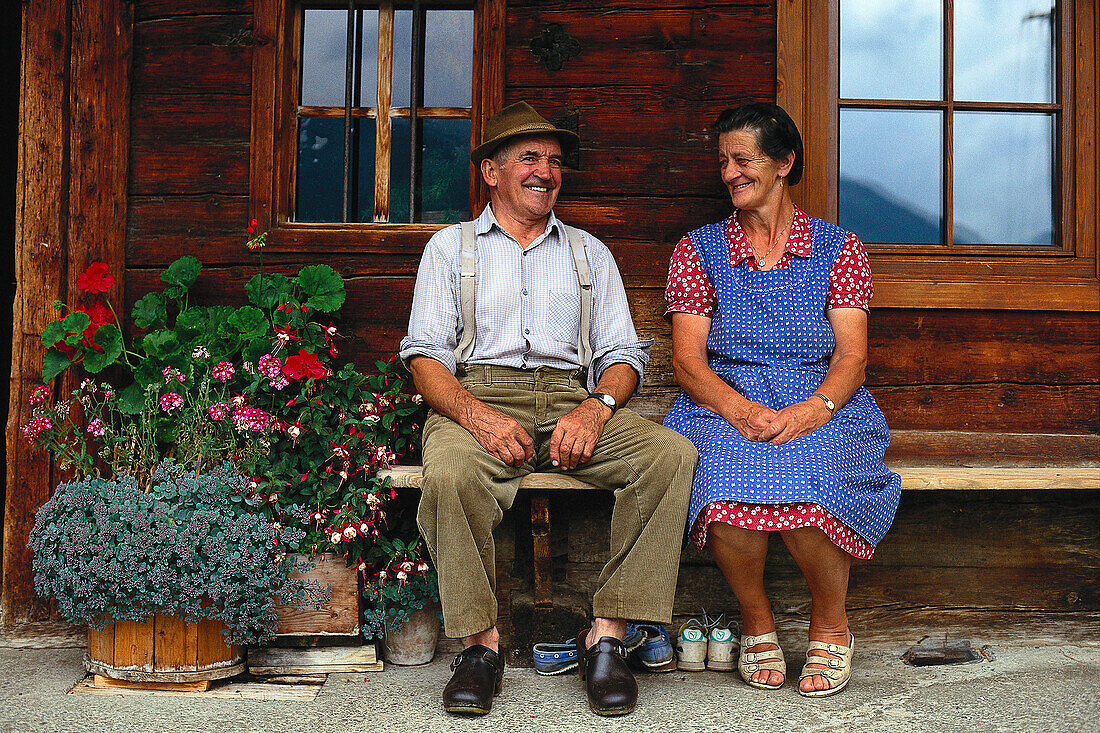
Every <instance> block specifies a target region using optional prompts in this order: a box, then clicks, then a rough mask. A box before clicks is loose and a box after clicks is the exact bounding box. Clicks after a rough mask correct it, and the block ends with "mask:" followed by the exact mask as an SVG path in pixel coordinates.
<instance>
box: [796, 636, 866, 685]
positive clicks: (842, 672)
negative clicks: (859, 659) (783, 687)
mask: <svg viewBox="0 0 1100 733" xmlns="http://www.w3.org/2000/svg"><path fill="white" fill-rule="evenodd" d="M848 638H849V642H848V646H844V645H842V644H826V643H825V642H823V641H811V642H810V645H809V647H807V649H806V664H804V665H802V674H800V675H798V694H799V695H802V696H803V697H828V696H829V695H835V694H836V693H838V692H840V691H841V690H843V689H844V688H845V687H847V686H848V680H849V679H851V677H852V650H853V649H854V648H855V646H856V637H855V636H853V635H852V633H851V632H848ZM815 649H816V650H818V651H823V652H828V653H829V654H832V655H834V656H835V657H836V658H834V657H824V656H821V655H819V654H814V655H811V654H810V652H811V651H813V650H815ZM811 664H820V665H824V667H819V668H814V667H811V666H810V665H811ZM818 675H820V676H821V677H824V678H825V679H826V680H828V681H829V686H828V687H827V688H826V689H824V690H810V691H809V692H807V691H805V690H803V689H802V680H804V679H806V678H808V677H815V676H818Z"/></svg>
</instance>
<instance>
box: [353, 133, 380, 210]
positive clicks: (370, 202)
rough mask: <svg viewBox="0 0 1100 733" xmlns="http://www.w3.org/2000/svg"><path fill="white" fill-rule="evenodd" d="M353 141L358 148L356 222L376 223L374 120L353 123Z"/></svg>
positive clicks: (356, 157) (356, 156)
mask: <svg viewBox="0 0 1100 733" xmlns="http://www.w3.org/2000/svg"><path fill="white" fill-rule="evenodd" d="M352 124H353V125H355V127H354V128H353V130H352V135H353V136H354V137H353V139H354V140H355V144H356V146H357V147H358V150H357V151H356V155H355V160H356V161H357V164H358V172H357V175H356V189H357V190H356V197H355V200H356V209H357V214H356V217H355V221H374V130H375V127H374V124H375V123H374V120H372V119H360V120H354V121H353V122H352Z"/></svg>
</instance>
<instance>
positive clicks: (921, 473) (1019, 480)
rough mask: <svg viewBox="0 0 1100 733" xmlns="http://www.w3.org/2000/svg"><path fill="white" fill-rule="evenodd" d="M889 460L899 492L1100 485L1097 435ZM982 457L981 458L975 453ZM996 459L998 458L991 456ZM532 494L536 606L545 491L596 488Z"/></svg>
mask: <svg viewBox="0 0 1100 733" xmlns="http://www.w3.org/2000/svg"><path fill="white" fill-rule="evenodd" d="M891 453H895V454H896V453H901V454H904V456H905V457H904V458H900V457H891V454H890V453H887V460H886V464H887V465H888V466H889V467H890V469H891V470H892V471H895V472H897V473H898V474H899V475H900V476H901V488H902V490H904V491H990V490H995V491H1006V490H1007V491H1045V490H1082V489H1083V490H1089V489H1091V490H1098V489H1100V436H1092V435H1081V436H1076V435H1066V436H1060V435H1059V436H1036V435H1006V434H990V433H935V432H927V433H917V432H916V431H898V432H896V433H895V434H894V436H893V441H892V445H891ZM975 456H980V457H975ZM994 461H996V462H994ZM378 475H379V477H380V478H389V479H390V485H391V486H393V487H394V488H396V489H399V490H400V489H419V488H420V482H421V480H422V479H423V472H422V469H421V467H420V466H394V467H392V468H389V469H385V470H382V471H379V473H378ZM520 489H522V490H527V491H530V492H531V534H532V538H533V550H534V602H535V606H536V608H549V607H551V606H552V605H553V601H552V591H551V582H550V502H549V492H550V491H559V490H562V489H567V490H574V491H575V490H581V491H584V490H598V489H596V487H594V486H592V485H591V484H588V483H585V482H584V481H580V480H578V479H575V478H573V477H572V476H568V475H565V474H560V473H531V474H528V475H527V476H525V477H523V479H521V480H520Z"/></svg>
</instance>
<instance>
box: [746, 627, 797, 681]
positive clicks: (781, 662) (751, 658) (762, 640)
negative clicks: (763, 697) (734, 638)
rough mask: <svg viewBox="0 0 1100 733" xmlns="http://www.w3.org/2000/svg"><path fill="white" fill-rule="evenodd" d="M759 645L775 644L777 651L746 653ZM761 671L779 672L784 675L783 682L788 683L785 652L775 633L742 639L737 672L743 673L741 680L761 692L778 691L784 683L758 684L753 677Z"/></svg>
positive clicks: (770, 632) (747, 636)
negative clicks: (780, 646) (750, 648)
mask: <svg viewBox="0 0 1100 733" xmlns="http://www.w3.org/2000/svg"><path fill="white" fill-rule="evenodd" d="M757 644H775V649H767V650H765V651H762V652H750V651H746V650H747V649H748V648H749V647H754V646H756V645H757ZM760 670H766V671H768V672H778V673H779V674H781V675H783V682H786V681H787V661H786V660H785V659H784V658H783V650H782V649H780V648H779V637H778V636H777V635H776V633H775V632H774V631H769V632H768V633H766V634H760V635H759V636H749V635H748V634H746V635H744V636H742V637H741V651H740V654H738V655H737V671H738V672H740V673H741V679H743V680H745V683H746V684H747V685H749V686H750V687H755V688H757V689H760V690H778V689H779V688H780V687H782V686H783V682H780V683H779V684H778V685H769V684H767V683H766V682H756V681H754V680H753V678H752V676H753V675H754V674H756V673H757V672H759V671H760Z"/></svg>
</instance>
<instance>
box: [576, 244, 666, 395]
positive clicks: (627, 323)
mask: <svg viewBox="0 0 1100 733" xmlns="http://www.w3.org/2000/svg"><path fill="white" fill-rule="evenodd" d="M587 244H588V256H589V261H590V262H591V265H592V291H593V292H592V322H591V324H590V331H589V333H590V338H591V341H592V368H591V369H589V371H588V389H589V390H593V389H595V388H596V384H598V383H599V381H600V377H601V376H602V375H603V372H604V370H605V369H607V368H608V367H609V366H611V365H612V364H629V365H630V366H631V367H633V368H634V371H635V372H637V374H638V385H637V387H635V389H634V393H635V394H637V393H638V390H639V389H641V387H642V379H643V376H644V375H645V367H646V364H648V363H649V350H650V347H652V346H653V339H639V338H638V334H637V332H636V331H635V330H634V321H633V320H632V319H631V317H630V306H629V305H628V303H627V300H626V288H624V287H623V279H622V277H621V276H620V275H619V268H618V267H616V266H615V259H614V258H613V257H612V256H611V250H609V249H608V248H607V246H606V245H604V244H603V243H602V242H600V241H599V240H598V239H596V238H595V237H592V236H591V235H588V242H587Z"/></svg>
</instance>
